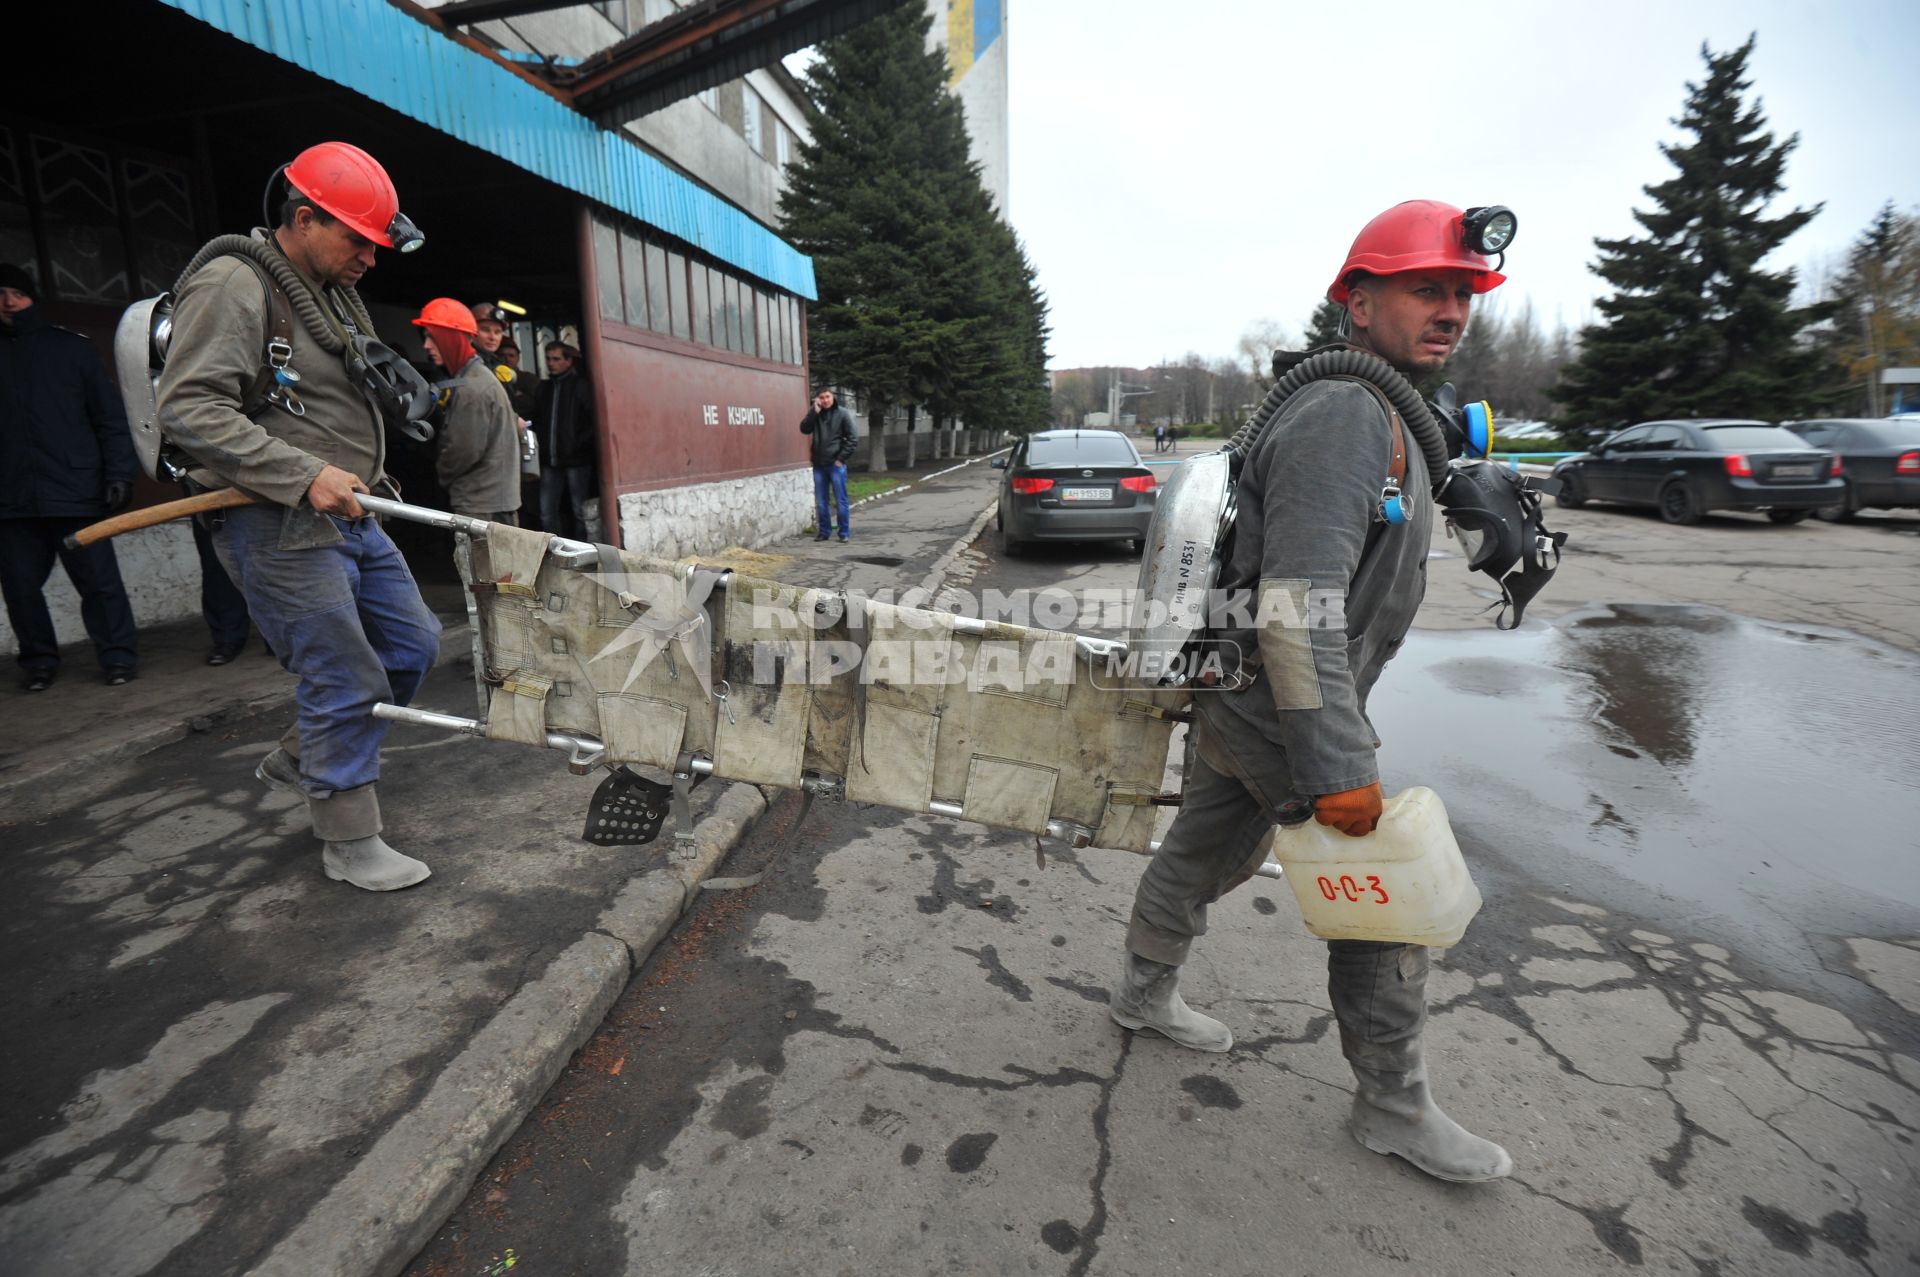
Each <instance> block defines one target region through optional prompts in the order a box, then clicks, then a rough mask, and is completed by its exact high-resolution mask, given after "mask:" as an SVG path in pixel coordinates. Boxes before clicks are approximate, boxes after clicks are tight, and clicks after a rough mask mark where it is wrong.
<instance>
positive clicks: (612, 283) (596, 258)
mask: <svg viewBox="0 0 1920 1277" xmlns="http://www.w3.org/2000/svg"><path fill="white" fill-rule="evenodd" d="M593 282H594V283H595V284H596V285H597V286H598V288H599V292H600V318H602V319H604V320H608V321H610V322H612V323H616V324H619V323H624V322H625V321H626V312H625V308H624V307H623V306H622V305H621V301H620V232H619V231H618V230H616V229H615V228H614V225H613V223H612V222H610V221H608V220H607V219H606V218H604V217H601V216H600V215H599V214H598V213H595V214H594V216H593Z"/></svg>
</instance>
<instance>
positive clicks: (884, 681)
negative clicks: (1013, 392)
mask: <svg viewBox="0 0 1920 1277" xmlns="http://www.w3.org/2000/svg"><path fill="white" fill-rule="evenodd" d="M360 501H361V504H362V505H364V506H366V507H367V508H368V509H370V510H372V511H373V512H375V513H377V514H380V515H382V516H385V517H388V518H397V519H404V520H408V521H411V522H416V523H422V524H426V525H428V526H432V527H439V528H443V529H446V530H448V531H450V532H452V533H453V534H454V541H455V545H454V555H453V557H454V562H455V564H456V566H457V567H458V569H459V571H460V573H461V582H462V590H463V593H464V596H465V603H466V609H467V618H468V621H469V623H470V628H471V631H472V643H473V669H474V690H475V697H476V703H477V707H478V713H477V715H476V716H475V717H474V718H461V717H458V716H456V715H450V714H442V713H438V712H435V711H430V710H422V709H414V708H411V707H402V706H396V705H387V704H383V705H379V706H377V707H376V708H375V710H374V713H375V715H376V716H378V717H380V718H384V719H388V720H391V721H394V722H399V723H407V724H411V725H414V726H420V727H430V728H437V729H440V730H445V731H452V732H458V733H462V734H465V735H471V736H479V737H485V738H488V739H495V740H511V741H516V742H518V743H523V744H528V745H533V746H536V747H545V748H549V749H556V750H560V751H562V752H563V753H565V754H566V755H567V759H568V765H569V768H570V769H571V770H573V771H575V772H577V773H581V774H585V773H588V772H590V771H593V770H595V769H597V768H600V767H607V768H609V769H611V768H614V767H616V766H621V765H630V764H638V765H643V766H647V767H652V768H656V769H659V770H660V771H663V772H666V773H668V774H671V775H674V776H676V777H678V778H680V780H681V781H682V782H684V781H685V780H686V779H687V778H689V777H695V776H713V777H717V778H719V779H722V780H741V781H749V782H752V783H757V784H764V785H773V786H775V787H780V788H788V789H796V790H801V791H804V792H807V793H810V794H813V795H816V796H823V797H832V798H842V799H850V800H853V801H861V802H872V803H876V804H878V805H882V806H890V807H894V808H897V809H899V810H902V811H910V812H919V813H925V814H930V815H941V816H949V817H953V818H957V819H961V820H967V821H972V822H975V823H980V824H985V825H989V826H994V827H999V828H1006V829H1017V830H1020V831H1023V832H1026V833H1029V834H1032V835H1034V836H1035V837H1037V838H1051V839H1056V840H1059V841H1061V842H1065V843H1067V844H1069V845H1071V846H1075V847H1085V846H1107V847H1114V848H1116V849H1119V850H1126V851H1133V852H1136V853H1140V854H1149V853H1150V852H1151V851H1152V849H1153V848H1154V847H1155V846H1157V844H1155V843H1153V842H1152V833H1153V826H1154V823H1155V817H1156V815H1157V813H1158V811H1159V809H1160V807H1161V806H1165V805H1170V804H1171V803H1172V802H1177V798H1172V797H1170V796H1168V795H1164V794H1162V793H1161V792H1160V784H1161V778H1162V775H1163V773H1164V770H1165V764H1166V759H1167V755H1168V752H1169V747H1170V744H1171V738H1172V731H1173V727H1174V725H1175V724H1176V723H1177V722H1179V721H1182V720H1183V719H1184V718H1185V715H1184V714H1183V713H1182V712H1181V706H1182V702H1183V701H1184V693H1180V692H1176V691H1169V690H1165V689H1159V688H1150V687H1146V686H1142V685H1137V684H1136V685H1129V684H1126V683H1115V684H1114V685H1110V686H1102V685H1099V684H1098V683H1096V681H1095V680H1094V679H1093V678H1092V677H1091V675H1092V672H1093V670H1094V667H1095V663H1096V662H1099V663H1102V664H1104V663H1106V662H1107V661H1108V660H1109V658H1111V657H1116V656H1124V655H1125V653H1126V650H1127V645H1126V644H1125V643H1124V642H1119V641H1115V640H1108V639H1100V638H1093V637H1087V636H1083V635H1073V634H1067V633H1064V632H1058V631H1048V630H1042V629H1035V628H1030V627H1022V626H1013V625H1004V624H999V623H996V622H988V621H982V620H978V619H975V618H970V617H962V616H953V615H951V614H948V613H945V612H940V611H934V610H928V609H920V608H913V607H905V606H898V605H894V604H888V603H880V602H875V601H873V600H866V599H859V598H855V599H849V598H848V597H847V596H845V595H841V594H838V593H835V592H832V591H825V590H806V589H799V588H797V587H792V586H785V585H782V584H780V583H779V582H775V581H768V580H762V579H759V578H754V577H750V576H746V575H744V574H741V573H738V572H734V571H732V570H731V569H726V568H709V567H706V566H704V565H702V564H700V563H699V562H698V561H697V560H681V561H678V562H672V563H669V562H664V561H660V560H652V559H648V558H645V557H644V556H640V555H634V554H629V553H627V552H625V551H621V550H617V549H614V548H613V547H610V546H600V545H594V544H592V543H589V542H584V541H577V540H571V539H569V538H565V537H558V536H551V535H548V534H544V533H537V532H532V531H530V530H527V529H520V528H512V527H508V526H506V525H501V524H493V523H489V522H487V521H485V520H481V519H474V518H469V517H466V516H462V515H455V514H450V513H447V512H444V511H439V510H432V509H428V508H426V507H422V506H415V505H410V504H408V503H405V502H399V501H391V500H387V499H384V498H380V497H369V496H366V495H362V496H361V497H360ZM807 609H812V611H811V612H808V611H807ZM823 617H825V618H830V619H821V618H823ZM795 622H799V625H798V627H797V628H796V627H795V624H794V623H795ZM636 635H638V636H639V637H638V638H636V637H635V636H636ZM901 635H911V637H907V638H901V637H899V636H901ZM823 644H825V645H831V646H834V649H835V651H837V652H840V653H842V654H843V655H844V653H846V652H848V651H851V652H855V653H857V655H858V656H859V658H860V660H859V663H858V664H856V665H852V666H847V665H845V663H844V661H842V662H839V663H836V662H834V661H826V662H824V663H822V662H820V661H818V660H816V659H814V654H815V652H816V651H817V650H818V649H819V648H820V646H821V645H823ZM889 644H893V645H894V646H893V647H889V646H888V645H889ZM901 644H904V645H905V649H910V655H911V657H912V660H913V661H919V660H921V659H922V658H927V659H928V660H929V664H931V665H939V666H940V672H941V678H940V679H939V680H937V681H932V682H926V681H919V680H916V679H911V678H909V679H906V680H902V679H899V678H897V677H889V676H884V675H882V674H880V673H876V668H878V667H882V666H884V664H885V663H884V661H880V660H878V659H877V658H879V657H881V656H882V655H890V656H892V657H893V658H894V660H895V665H894V667H893V668H894V670H895V672H896V673H897V671H898V669H899V668H901V667H900V665H899V660H900V652H901V650H902V649H901V647H900V645H901ZM880 649H884V652H883V651H881V650H880ZM769 652H771V653H772V655H773V659H771V660H770V661H769V660H763V659H762V658H764V657H766V656H767V655H768V653H769ZM783 653H784V655H785V657H786V658H787V660H786V663H785V664H783V663H782V661H781V660H780V659H779V658H780V657H781V655H782V654H783ZM1043 653H1044V655H1045V656H1046V657H1047V658H1048V660H1047V661H1045V662H1040V660H1039V658H1040V656H1041V654H1043ZM676 654H678V655H677V656H676ZM1015 654H1018V655H1021V656H1024V657H1025V658H1026V661H1025V663H1024V664H1023V663H1020V662H1017V661H1016V662H1015V665H1016V669H1015V671H1014V672H1013V676H1012V677H1007V676H1006V675H1007V673H1008V671H1007V669H1006V665H1007V661H1006V660H1000V661H999V662H998V669H997V671H996V670H994V669H990V668H989V667H991V666H994V665H995V662H994V661H993V660H990V659H988V658H989V657H1008V656H1010V655H1015ZM933 657H938V658H940V659H939V660H937V661H936V660H933V659H932V658H933ZM702 662H704V664H705V666H706V669H707V673H708V675H709V677H708V678H706V679H702V678H701V677H699V673H700V668H699V667H700V664H701V663H702ZM756 662H757V664H756ZM1036 663H1040V664H1043V665H1044V667H1045V668H1046V670H1047V671H1048V672H1049V673H1050V674H1051V675H1053V677H1050V678H1048V679H1045V680H1042V681H1040V682H1039V683H1037V684H1035V685H1031V686H1030V685H1028V682H1027V680H1026V679H1025V678H1024V675H1025V674H1026V673H1027V672H1028V671H1030V670H1032V669H1033V668H1035V665H1036ZM796 668H801V669H803V670H804V676H803V677H795V676H794V671H795V669H796ZM911 668H913V669H915V670H918V669H919V668H920V667H919V666H918V665H913V666H911ZM748 669H753V670H755V671H757V672H758V673H767V672H769V671H771V672H772V673H773V674H774V675H775V677H774V678H773V680H772V681H770V682H769V681H762V680H759V679H754V680H751V681H744V682H743V681H738V680H739V679H740V675H741V673H742V671H743V670H748ZM1063 670H1064V672H1065V673H1066V674H1067V677H1066V678H1065V679H1064V680H1062V679H1061V678H1060V677H1059V675H1060V673H1061V672H1062V671H1063ZM1263 872H1264V873H1267V874H1268V875H1269V876H1278V866H1277V865H1273V864H1272V863H1271V862H1270V863H1269V864H1268V865H1267V866H1266V869H1265V870H1263Z"/></svg>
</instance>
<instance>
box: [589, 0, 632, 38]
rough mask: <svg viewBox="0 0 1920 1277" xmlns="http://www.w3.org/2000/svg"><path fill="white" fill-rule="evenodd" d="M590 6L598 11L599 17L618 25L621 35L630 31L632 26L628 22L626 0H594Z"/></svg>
mask: <svg viewBox="0 0 1920 1277" xmlns="http://www.w3.org/2000/svg"><path fill="white" fill-rule="evenodd" d="M592 7H593V8H594V9H596V10H598V11H599V13H600V16H601V17H603V18H605V19H606V20H607V21H608V22H611V23H612V24H613V25H614V26H616V27H618V28H619V29H620V34H621V35H627V34H629V33H631V32H632V30H633V27H632V26H631V25H629V23H628V14H627V0H594V3H593V6H592Z"/></svg>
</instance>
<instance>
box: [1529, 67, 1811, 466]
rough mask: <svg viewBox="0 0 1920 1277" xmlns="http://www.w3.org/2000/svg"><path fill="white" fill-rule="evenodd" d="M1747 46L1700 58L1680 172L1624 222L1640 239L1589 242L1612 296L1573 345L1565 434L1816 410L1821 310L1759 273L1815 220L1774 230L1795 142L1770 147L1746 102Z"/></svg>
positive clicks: (1773, 417) (1673, 148) (1679, 149)
mask: <svg viewBox="0 0 1920 1277" xmlns="http://www.w3.org/2000/svg"><path fill="white" fill-rule="evenodd" d="M1753 45H1754V41H1753V37H1751V36H1749V37H1748V38H1747V42H1746V43H1745V44H1743V45H1741V46H1740V47H1739V48H1737V49H1735V50H1733V51H1732V52H1729V53H1721V54H1715V53H1714V52H1713V51H1712V50H1710V49H1708V48H1707V47H1705V46H1704V45H1703V46H1702V47H1701V50H1700V53H1701V57H1702V58H1703V59H1704V60H1705V62H1706V67H1707V74H1706V77H1705V78H1704V79H1703V80H1702V81H1701V82H1700V83H1698V84H1693V83H1689V84H1688V85H1687V99H1686V105H1685V107H1684V109H1683V110H1682V112H1681V115H1680V118H1679V119H1678V120H1676V121H1674V123H1675V124H1676V125H1677V126H1678V127H1679V128H1680V129H1682V130H1683V131H1684V132H1685V134H1687V137H1686V138H1685V139H1684V140H1682V141H1680V142H1676V143H1672V144H1662V145H1661V147H1660V150H1661V153H1662V154H1663V155H1665V156H1666V158H1667V159H1668V160H1669V161H1670V162H1671V163H1672V164H1673V166H1674V168H1675V169H1676V170H1677V172H1676V173H1675V174H1674V175H1673V176H1672V177H1670V178H1668V179H1667V180H1666V181H1663V182H1659V183H1656V184H1654V185H1651V186H1646V187H1642V188H1641V189H1642V190H1643V191H1644V192H1645V193H1646V195H1647V197H1648V198H1649V199H1651V200H1652V201H1653V207H1652V208H1651V209H1650V210H1646V211H1642V210H1639V209H1636V210H1634V214H1633V216H1634V220H1635V221H1637V222H1638V223H1639V224H1640V226H1641V227H1642V228H1643V229H1644V230H1645V232H1646V233H1645V234H1644V235H1642V236H1639V237H1635V238H1628V239H1601V240H1595V241H1594V245H1595V247H1596V248H1597V249H1598V250H1599V260H1598V261H1597V262H1596V263H1595V264H1594V265H1593V266H1592V268H1591V269H1592V270H1593V272H1594V273H1595V274H1596V275H1598V276H1600V277H1601V278H1602V279H1604V280H1605V281H1606V282H1607V283H1608V284H1610V285H1612V286H1613V289H1614V292H1613V294H1612V295H1611V296H1608V297H1605V298H1603V299H1601V300H1600V301H1599V302H1598V303H1596V305H1597V307H1598V309H1599V311H1600V314H1601V316H1602V321H1601V322H1600V323H1597V324H1593V325H1590V326H1589V327H1587V328H1586V329H1585V330H1583V332H1582V334H1581V348H1580V354H1579V358H1578V359H1577V360H1576V361H1575V362H1574V363H1573V364H1572V365H1570V366H1569V367H1568V368H1567V369H1566V370H1565V371H1564V373H1563V376H1562V380H1561V382H1560V384H1559V385H1558V386H1556V387H1555V389H1554V392H1553V394H1554V398H1555V399H1557V400H1559V401H1560V402H1561V403H1562V404H1563V405H1565V409H1566V411H1565V413H1564V420H1565V423H1566V424H1567V425H1568V426H1570V427H1572V428H1574V429H1575V430H1578V431H1584V432H1586V433H1588V434H1597V433H1602V432H1605V431H1609V430H1612V429H1614V428H1616V427H1619V426H1623V425H1626V424H1629V423H1631V422H1634V421H1643V420H1646V419H1648V418H1659V417H1757V418H1761V419H1763V420H1769V421H1777V420H1782V419H1785V418H1789V417H1792V416H1796V415H1799V414H1802V413H1804V412H1808V411H1813V410H1816V409H1817V407H1818V405H1819V403H1820V401H1821V399H1822V398H1823V395H1824V394H1825V392H1826V390H1827V388H1828V387H1829V386H1830V384H1831V378H1830V373H1829V365H1828V361H1827V359H1826V358H1825V356H1824V355H1823V354H1822V352H1821V351H1820V350H1819V349H1818V348H1817V347H1816V345H1815V344H1814V343H1812V342H1811V341H1808V340H1806V339H1805V338H1804V336H1803V334H1804V333H1805V330H1806V329H1807V328H1808V327H1809V326H1810V325H1812V324H1815V323H1817V322H1819V321H1820V320H1821V319H1823V318H1824V317H1825V314H1826V308H1825V307H1824V306H1812V307H1804V308H1798V309H1796V308H1794V307H1793V306H1792V305H1791V298H1792V296H1793V289H1794V272H1793V270H1792V269H1790V268H1789V269H1785V270H1780V271H1767V270H1763V269H1761V262H1762V261H1763V260H1764V259H1765V258H1766V257H1767V255H1768V254H1769V253H1771V252H1773V250H1774V249H1776V248H1778V247H1779V246H1780V245H1781V244H1783V243H1785V242H1786V240H1787V239H1788V238H1789V237H1790V236H1792V235H1793V234H1794V232H1796V231H1798V230H1799V229H1800V228H1801V227H1802V226H1805V225H1806V224H1807V223H1808V222H1809V221H1811V220H1812V219H1813V217H1814V216H1815V214H1817V213H1818V212H1819V211H1820V206H1819V205H1817V204H1816V205H1815V206H1814V207H1812V208H1796V209H1794V210H1792V211H1791V212H1787V213H1783V214H1781V215H1780V216H1778V217H1768V216H1766V215H1765V213H1766V209H1767V205H1768V204H1769V203H1770V202H1771V201H1772V200H1773V198H1774V197H1775V196H1777V195H1779V194H1780V192H1781V191H1782V190H1783V189H1784V187H1785V183H1784V180H1783V177H1784V173H1785V171H1786V164H1787V157H1788V156H1789V155H1791V154H1792V153H1793V150H1794V148H1795V147H1797V146H1798V145H1799V141H1800V139H1799V135H1798V134H1795V135H1793V136H1791V137H1789V138H1787V139H1786V140H1785V141H1782V142H1776V141H1775V140H1774V137H1773V134H1772V133H1771V132H1770V131H1769V130H1768V128H1767V121H1766V117H1765V115H1764V114H1763V112H1762V107H1761V104H1760V102H1759V101H1758V100H1757V99H1756V100H1755V101H1754V102H1753V103H1752V104H1751V105H1749V104H1748V102H1747V94H1748V91H1749V90H1750V89H1751V88H1752V84H1751V82H1750V81H1749V80H1748V79H1747V60H1748V58H1749V56H1750V55H1751V54H1752V52H1753Z"/></svg>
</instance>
